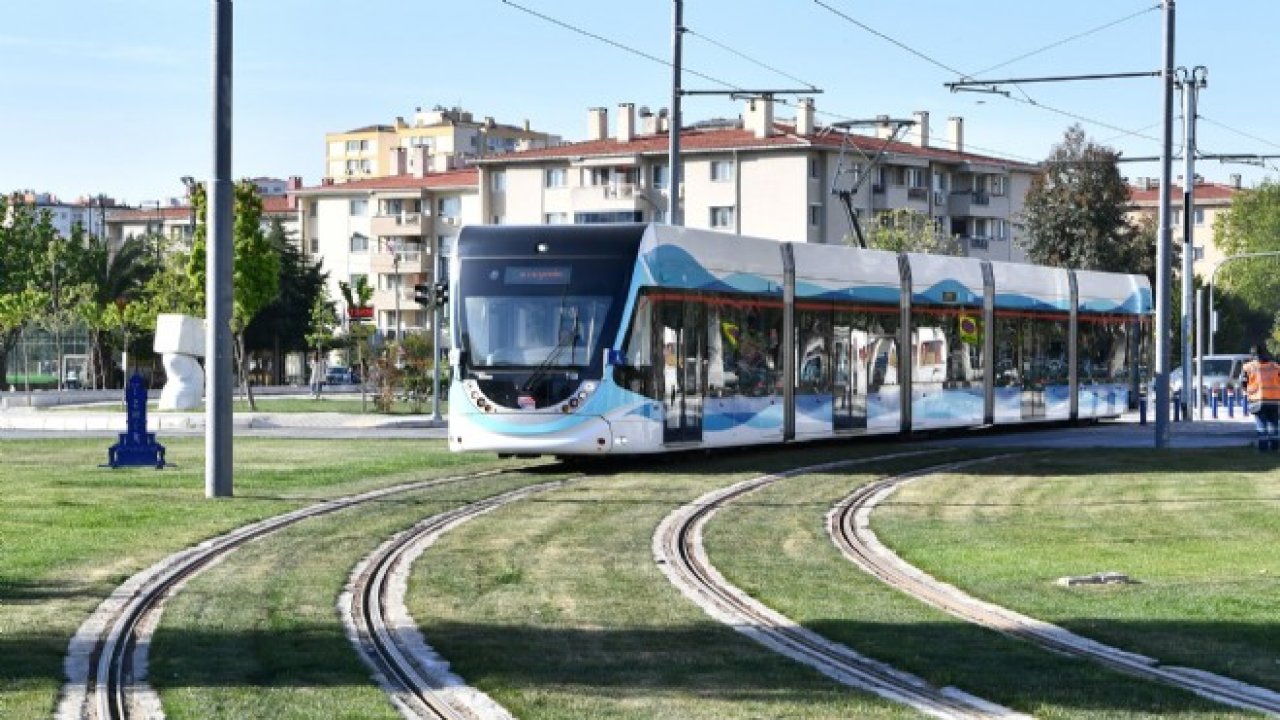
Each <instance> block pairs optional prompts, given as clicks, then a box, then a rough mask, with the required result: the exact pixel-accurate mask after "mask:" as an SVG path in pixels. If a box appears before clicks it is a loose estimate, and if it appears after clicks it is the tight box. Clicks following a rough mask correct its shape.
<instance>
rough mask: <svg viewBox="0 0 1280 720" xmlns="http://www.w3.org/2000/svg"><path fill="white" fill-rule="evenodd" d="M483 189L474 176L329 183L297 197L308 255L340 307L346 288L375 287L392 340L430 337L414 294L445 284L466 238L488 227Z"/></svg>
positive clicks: (470, 172)
mask: <svg viewBox="0 0 1280 720" xmlns="http://www.w3.org/2000/svg"><path fill="white" fill-rule="evenodd" d="M477 184H478V171H477V170H475V169H474V168H469V169H463V170H452V171H447V172H439V173H426V172H417V173H409V174H401V175H396V176H394V177H385V178H371V179H368V180H352V181H349V182H345V183H337V182H333V181H332V180H328V179H327V180H325V181H324V182H323V183H321V184H320V185H319V186H316V187H308V188H302V189H300V190H298V191H296V193H294V196H295V197H297V199H298V208H299V223H298V225H299V234H298V239H299V243H300V247H301V248H302V249H303V251H304V253H305V254H306V255H307V256H308V257H311V258H313V259H316V260H319V261H320V262H321V264H322V267H323V268H324V270H325V271H327V272H328V273H329V286H328V288H327V290H328V293H329V297H330V298H333V299H334V300H336V301H338V303H339V305H341V298H342V294H341V293H340V291H339V289H338V283H339V282H348V283H351V284H355V283H356V282H357V280H358V279H359V278H361V277H364V278H365V279H366V280H367V281H368V283H369V285H370V286H371V287H372V288H374V295H373V298H372V303H371V304H372V305H373V307H374V322H375V323H376V326H377V328H378V330H379V331H380V332H381V333H382V334H383V336H384V337H387V338H394V337H395V336H396V334H397V331H398V330H403V331H406V332H408V331H420V330H430V329H431V316H430V313H428V312H426V311H424V310H422V309H421V308H420V307H419V306H418V305H417V304H416V303H415V302H414V300H413V294H414V293H413V287H414V285H416V284H419V283H428V282H435V281H437V279H443V278H444V277H445V273H446V272H447V264H446V259H447V258H448V256H449V255H450V254H451V250H452V248H453V245H454V242H455V240H456V239H457V235H458V230H459V229H460V228H461V227H462V226H463V225H464V224H468V223H480V222H483V219H482V215H481V214H480V200H479V193H478V192H477ZM340 310H345V308H340Z"/></svg>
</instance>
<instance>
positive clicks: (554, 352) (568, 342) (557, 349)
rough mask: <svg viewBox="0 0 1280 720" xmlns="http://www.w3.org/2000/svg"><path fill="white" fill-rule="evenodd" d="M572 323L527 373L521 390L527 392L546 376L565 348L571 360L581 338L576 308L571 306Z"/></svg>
mask: <svg viewBox="0 0 1280 720" xmlns="http://www.w3.org/2000/svg"><path fill="white" fill-rule="evenodd" d="M573 310H574V312H573V325H572V326H571V327H570V328H569V331H568V332H565V333H561V335H560V338H559V339H558V340H557V341H556V344H555V346H554V347H552V348H551V350H550V351H549V352H548V353H547V357H546V358H545V359H544V360H543V361H542V362H541V363H539V364H538V367H536V368H534V369H533V372H531V373H529V379H528V380H526V381H525V383H524V385H523V386H522V387H521V389H522V390H524V391H525V392H528V391H530V390H532V389H533V387H534V385H536V384H537V383H538V381H539V380H541V379H542V378H544V377H546V375H547V372H548V371H549V370H551V368H552V367H554V366H555V365H556V364H557V362H558V361H559V360H560V356H561V355H562V354H564V351H565V348H568V349H569V360H570V361H571V362H572V360H573V356H574V355H576V354H577V352H578V341H579V340H581V339H582V337H581V335H579V333H578V313H577V308H573Z"/></svg>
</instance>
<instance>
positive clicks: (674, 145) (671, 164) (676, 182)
mask: <svg viewBox="0 0 1280 720" xmlns="http://www.w3.org/2000/svg"><path fill="white" fill-rule="evenodd" d="M672 2H673V6H672V19H671V116H670V117H669V118H667V138H668V143H669V145H668V151H669V154H668V156H667V167H668V170H667V180H668V182H667V185H668V187H667V198H668V199H667V222H668V223H670V224H672V225H684V208H682V207H681V203H680V182H681V173H680V122H681V118H680V99H681V94H682V93H683V90H682V89H681V87H680V63H681V54H682V52H681V48H682V46H683V38H684V0H672Z"/></svg>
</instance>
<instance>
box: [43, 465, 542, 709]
mask: <svg viewBox="0 0 1280 720" xmlns="http://www.w3.org/2000/svg"><path fill="white" fill-rule="evenodd" d="M530 467H532V466H524V467H520V468H503V469H497V470H487V471H482V472H479V473H472V474H469V475H457V476H450V477H444V478H434V479H431V480H422V481H417V482H412V483H406V484H403V485H397V486H394V487H389V488H382V489H379V490H374V491H371V492H367V493H361V494H359V495H352V496H347V497H343V498H336V499H333V500H327V501H324V502H321V503H317V504H315V505H310V506H307V507H305V508H300V509H298V510H295V511H292V512H289V513H285V514H283V515H277V516H275V517H271V518H267V519H265V520H262V521H259V522H256V523H252V524H250V525H246V526H244V527H241V528H238V529H236V530H233V531H231V532H229V533H227V534H225V535H221V536H219V537H216V538H212V539H210V540H207V541H205V542H203V543H201V544H199V545H197V546H195V547H193V548H188V549H187V550H184V551H182V552H179V553H176V554H174V555H171V556H169V557H168V558H166V559H164V560H162V561H161V562H159V563H157V564H156V565H153V566H151V567H150V568H148V569H146V570H144V571H142V572H140V573H138V574H136V575H134V576H133V577H132V578H130V579H129V580H128V581H126V582H125V583H124V584H122V585H121V586H120V588H118V589H117V591H116V592H115V593H113V595H112V597H111V598H108V600H106V601H104V602H103V604H102V605H100V606H99V608H98V610H97V611H95V612H94V614H93V616H91V617H90V619H89V620H87V621H86V622H85V623H84V624H83V625H82V626H81V629H80V631H79V632H77V634H76V637H74V638H73V639H72V642H71V648H70V650H69V652H68V660H67V663H66V665H67V666H68V668H70V667H72V666H73V665H75V662H74V658H75V657H76V656H77V655H78V653H79V650H78V647H77V646H78V644H79V641H80V638H81V637H82V636H84V635H92V636H93V641H92V647H91V648H90V649H89V650H88V652H87V653H85V655H86V656H87V663H86V664H87V667H86V668H85V677H84V678H83V679H80V678H76V677H71V678H69V681H68V683H67V687H68V688H70V690H68V689H64V692H63V695H64V702H63V703H61V704H60V708H59V713H58V716H59V718H68V717H75V718H87V719H89V720H125V719H126V718H129V717H130V716H131V714H132V712H133V705H134V704H135V700H136V699H137V697H139V696H140V695H142V694H143V693H147V692H151V691H150V690H149V688H147V687H146V684H145V682H139V681H138V680H137V679H136V678H135V677H134V672H133V671H134V662H135V660H136V659H143V660H145V651H144V654H143V655H142V656H137V652H136V651H137V649H138V643H137V640H138V632H139V628H140V627H141V626H143V624H144V623H145V622H146V621H147V620H148V619H155V618H156V617H157V616H158V614H159V613H160V612H161V611H162V609H163V604H164V600H165V599H166V598H167V597H168V595H169V594H171V593H172V592H174V591H175V590H176V589H177V588H178V587H180V586H181V585H182V583H184V582H185V581H187V580H189V579H190V578H192V577H193V576H195V575H196V574H198V573H199V572H200V571H202V570H204V569H205V568H207V567H209V566H210V565H211V564H213V563H214V562H216V561H217V560H219V559H221V558H222V557H224V556H226V555H227V554H228V553H230V552H232V551H233V550H235V549H237V548H239V547H241V546H243V545H244V544H246V543H248V542H251V541H253V540H255V539H258V538H261V537H264V536H267V535H270V534H272V533H274V532H277V531H279V530H282V529H284V528H286V527H289V526H291V525H294V524H296V523H298V522H301V521H303V520H307V519H312V518H316V517H321V516H324V515H328V514H331V513H334V512H338V511H340V510H345V509H348V508H351V507H355V506H357V505H360V504H363V503H368V502H372V501H375V500H379V499H382V498H385V497H388V496H390V495H395V494H401V493H406V492H413V491H416V490H422V489H426V488H430V487H435V486H439V485H446V484H453V483H459V482H466V481H470V480H477V479H481V478H485V477H493V476H497V475H502V474H506V473H512V472H519V471H522V470H528V469H530ZM100 628H101V629H100ZM144 647H145V646H144ZM77 687H79V688H82V692H83V695H84V696H83V697H79V693H77V692H76V690H75V688H77ZM67 697H74V698H75V699H74V700H73V701H72V702H71V703H70V704H68V703H66V702H65V698H67Z"/></svg>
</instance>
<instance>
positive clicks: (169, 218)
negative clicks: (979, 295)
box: [106, 175, 302, 250]
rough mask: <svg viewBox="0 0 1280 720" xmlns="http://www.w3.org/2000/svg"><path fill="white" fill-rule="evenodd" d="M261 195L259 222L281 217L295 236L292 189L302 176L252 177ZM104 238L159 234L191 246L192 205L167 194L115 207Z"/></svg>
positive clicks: (265, 224)
mask: <svg viewBox="0 0 1280 720" xmlns="http://www.w3.org/2000/svg"><path fill="white" fill-rule="evenodd" d="M252 182H253V183H254V185H255V186H257V188H258V193H259V196H260V197H261V198H262V225H263V228H264V229H265V228H270V227H271V223H273V222H275V221H277V220H278V221H280V223H281V225H282V226H283V227H284V231H285V233H288V234H290V235H291V236H294V237H296V236H297V232H298V208H297V205H296V200H295V198H294V197H293V195H292V193H294V192H295V191H297V190H298V189H300V188H301V187H302V178H301V177H299V176H297V175H295V176H292V177H290V178H289V179H288V180H281V179H278V178H253V179H252ZM106 229H107V239H108V240H110V242H111V244H112V246H113V247H119V245H120V243H122V242H124V241H125V239H127V238H130V237H150V236H156V235H159V236H160V237H163V238H165V239H166V240H168V241H169V246H170V247H171V248H177V249H182V250H186V249H189V248H190V247H191V237H192V234H193V233H194V232H195V229H196V216H195V211H194V208H192V207H191V203H190V202H189V201H188V200H187V198H170V199H169V200H167V201H159V200H158V201H156V202H154V203H150V204H144V205H141V206H138V207H132V208H117V209H114V210H109V211H108V212H107V214H106Z"/></svg>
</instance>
